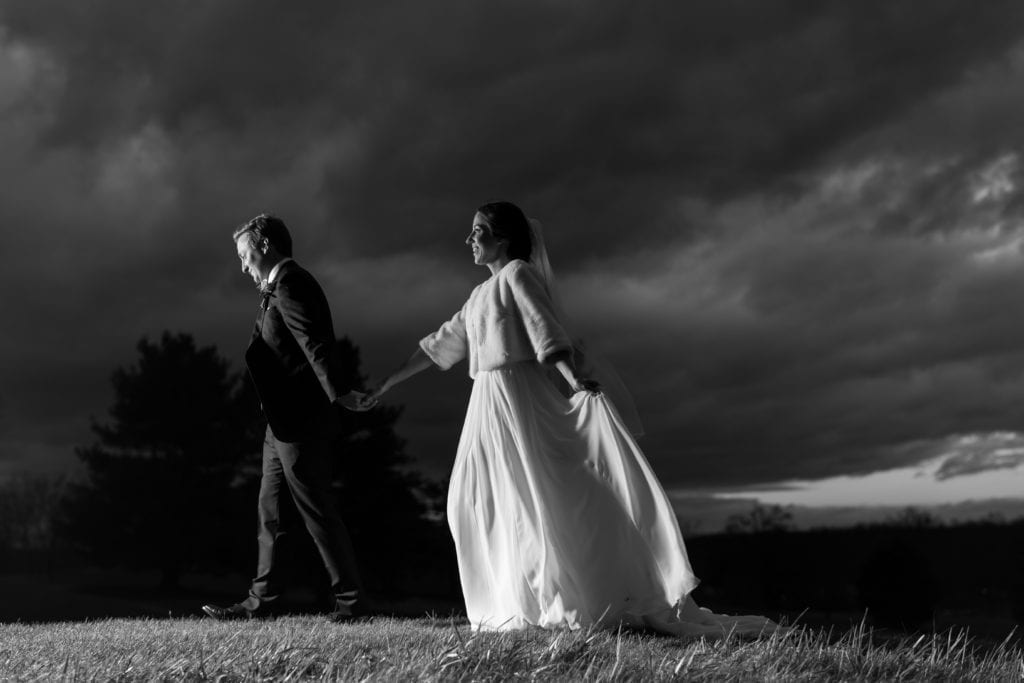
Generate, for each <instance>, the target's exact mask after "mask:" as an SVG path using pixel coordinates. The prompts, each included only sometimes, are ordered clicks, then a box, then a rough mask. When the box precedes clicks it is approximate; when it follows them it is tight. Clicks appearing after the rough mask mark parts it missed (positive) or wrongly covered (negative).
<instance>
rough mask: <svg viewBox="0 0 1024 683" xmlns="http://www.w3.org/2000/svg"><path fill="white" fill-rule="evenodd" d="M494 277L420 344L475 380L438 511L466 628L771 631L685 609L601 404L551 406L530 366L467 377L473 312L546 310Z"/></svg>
mask: <svg viewBox="0 0 1024 683" xmlns="http://www.w3.org/2000/svg"><path fill="white" fill-rule="evenodd" d="M521 267H529V266H525V265H524V266H521ZM508 271H509V268H508V267H506V268H505V269H503V270H502V271H501V272H500V273H498V274H497V275H494V276H492V277H491V278H490V279H489V280H488V281H487V282H484V283H483V284H481V285H480V286H478V287H477V289H476V290H474V292H473V294H472V295H471V297H470V299H469V301H467V303H466V306H465V307H463V309H462V311H460V313H459V314H458V315H457V316H456V318H454V319H453V321H452V322H451V323H446V324H445V326H443V327H442V328H441V330H439V331H438V332H437V333H435V334H434V335H432V336H431V337H428V338H426V339H425V340H424V341H423V342H421V347H422V348H424V350H425V351H427V353H428V355H430V356H431V358H433V359H435V361H436V362H439V364H440V365H441V366H442V367H450V365H451V364H452V362H453V360H458V359H459V358H460V357H465V355H468V356H470V358H471V368H472V369H474V370H475V381H474V384H473V391H472V395H471V397H470V400H469V407H468V410H467V413H466V421H465V425H464V426H463V430H462V436H461V439H460V442H459V447H458V453H457V455H456V458H455V464H454V467H453V471H452V475H451V482H450V486H449V490H448V508H447V512H448V521H449V524H450V526H451V531H452V535H453V537H454V540H455V547H456V551H457V554H458V564H459V574H460V578H461V582H462V590H463V595H464V597H465V602H466V611H467V614H468V616H469V619H470V621H471V623H472V624H473V625H474V627H477V628H480V629H485V630H506V629H520V628H524V627H527V626H530V625H534V626H541V627H569V628H580V627H585V626H589V625H596V626H606V627H608V626H610V627H614V626H617V625H620V624H622V625H630V626H646V627H651V628H654V629H657V630H659V631H663V632H667V633H672V634H677V635H694V636H723V635H726V634H728V633H730V632H738V633H744V634H757V633H761V632H765V631H768V630H772V629H774V628H775V625H774V624H773V623H772V622H771V621H769V620H767V619H765V618H763V617H757V616H751V617H730V616H725V615H716V614H713V613H711V612H709V611H707V610H704V609H701V608H699V607H697V605H696V604H695V603H694V602H693V601H692V600H691V599H689V598H688V594H689V593H690V591H692V590H693V589H694V588H695V587H696V585H697V583H698V579H697V578H696V576H694V573H693V571H692V569H691V567H690V563H689V560H688V559H687V555H686V547H685V545H684V543H683V538H682V535H681V533H680V531H679V525H678V522H677V520H676V516H675V513H674V512H673V510H672V506H671V504H670V503H669V500H668V497H667V496H666V495H665V492H664V490H663V489H662V487H661V485H660V484H659V482H658V480H657V478H656V477H655V475H654V472H653V471H652V470H651V467H650V465H649V464H648V463H647V459H646V458H645V457H644V455H643V453H642V452H641V450H640V448H639V447H638V446H637V443H636V441H635V440H634V438H633V436H632V435H631V434H630V433H629V431H628V430H627V428H626V426H625V425H624V424H623V422H622V420H621V418H620V416H619V414H618V412H617V411H616V409H615V407H614V406H613V405H612V403H611V402H610V401H609V400H608V398H607V397H606V396H604V395H596V396H595V395H591V394H588V393H586V392H581V393H577V394H575V395H574V396H572V397H571V398H565V397H564V396H563V395H562V394H561V393H560V392H559V390H558V389H557V387H556V386H555V384H554V382H553V380H552V378H551V376H550V375H549V374H548V372H549V371H548V370H547V369H546V368H545V366H543V365H541V364H540V363H539V362H538V361H537V360H518V361H514V362H510V363H508V364H506V365H503V366H501V367H497V368H495V369H489V370H482V369H479V367H476V362H475V361H473V360H472V359H473V358H474V352H476V353H477V357H480V356H482V355H486V354H485V352H484V351H483V350H481V349H474V344H481V343H484V341H483V339H482V338H486V334H485V333H483V330H485V329H487V327H488V325H489V324H491V322H492V321H493V319H494V318H495V315H494V314H493V312H491V311H489V310H488V303H487V302H489V301H496V300H504V301H506V303H507V304H509V305H510V306H520V305H525V306H526V307H527V308H530V309H531V310H532V311H534V312H535V311H536V310H546V311H551V310H553V309H551V308H550V307H549V306H545V305H542V306H540V307H539V308H538V307H536V306H533V305H532V304H533V303H536V302H529V303H527V302H523V301H521V298H522V296H523V294H522V291H519V292H518V293H517V297H519V298H518V299H516V297H509V296H501V295H500V293H499V292H498V290H497V289H496V288H501V287H502V286H506V285H507V283H505V282H504V281H503V280H504V279H505V278H506V277H507V272H508ZM534 295H536V291H534V294H532V295H531V296H534ZM540 296H543V294H541V295H540ZM542 303H543V302H542ZM498 318H500V319H503V320H505V322H504V323H503V324H506V325H507V324H523V323H522V321H521V320H518V319H516V316H515V315H509V314H507V313H505V314H501V315H499V316H498ZM511 320H515V321H516V322H514V323H510V322H509V321H511ZM548 322H551V321H548ZM492 355H493V354H492ZM506 355H507V354H506Z"/></svg>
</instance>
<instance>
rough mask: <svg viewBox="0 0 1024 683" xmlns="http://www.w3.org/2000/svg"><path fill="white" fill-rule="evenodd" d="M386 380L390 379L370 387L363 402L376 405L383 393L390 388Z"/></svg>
mask: <svg viewBox="0 0 1024 683" xmlns="http://www.w3.org/2000/svg"><path fill="white" fill-rule="evenodd" d="M388 379H390V378H386V379H382V380H380V381H378V382H376V383H374V384H372V385H370V390H369V391H368V392H366V398H365V400H367V401H372V402H373V403H374V404H376V403H377V401H379V400H380V397H381V396H382V395H383V394H384V392H385V391H387V390H388V389H390V388H391V384H390V383H389V382H388Z"/></svg>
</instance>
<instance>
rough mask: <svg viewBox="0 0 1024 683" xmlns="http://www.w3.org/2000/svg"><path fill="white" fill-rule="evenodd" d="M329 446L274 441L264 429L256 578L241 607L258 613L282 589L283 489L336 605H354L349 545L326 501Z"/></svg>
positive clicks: (356, 582)
mask: <svg viewBox="0 0 1024 683" xmlns="http://www.w3.org/2000/svg"><path fill="white" fill-rule="evenodd" d="M329 456H330V448H329V444H328V442H327V441H326V440H325V439H323V438H316V437H313V438H310V439H309V440H308V441H302V442H295V443H292V442H284V441H280V440H278V439H277V438H276V437H275V436H274V433H273V432H272V431H271V429H270V427H269V426H268V427H267V434H266V439H265V441H264V443H263V477H262V479H261V481H260V497H259V534H258V537H257V538H258V543H259V556H258V560H257V564H256V577H255V578H254V579H253V581H252V586H251V587H250V589H249V597H248V599H247V600H246V601H245V602H244V603H243V604H244V605H245V606H246V607H247V608H249V609H257V608H258V607H259V605H260V604H261V603H264V602H270V601H272V600H274V599H276V598H277V597H278V596H279V595H280V594H281V592H282V591H283V589H284V585H283V582H282V580H281V577H282V571H281V559H282V553H281V543H280V541H281V537H282V535H283V534H284V529H283V528H282V525H281V505H280V503H281V496H282V495H285V491H284V489H287V492H288V493H290V494H291V496H292V499H293V500H294V501H295V507H296V508H297V509H298V512H299V515H300V516H301V517H302V521H303V522H304V523H305V526H306V530H307V531H309V534H310V535H311V536H312V537H313V542H314V543H315V544H316V548H317V550H318V551H319V552H320V557H321V558H322V559H323V563H324V567H325V568H326V569H327V575H328V577H329V578H330V581H331V591H332V593H333V594H334V598H335V601H336V603H339V604H344V605H351V604H353V603H355V602H356V600H357V599H358V596H359V590H360V588H361V581H360V578H359V570H358V568H357V567H356V563H355V556H354V554H353V552H352V541H351V540H350V538H349V534H348V530H347V529H346V528H345V524H344V523H343V522H342V521H341V516H340V515H339V514H338V511H337V509H336V508H335V506H334V504H333V502H332V501H331V489H330V481H331V463H330V458H329Z"/></svg>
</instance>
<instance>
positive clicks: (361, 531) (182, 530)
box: [0, 332, 455, 593]
mask: <svg viewBox="0 0 1024 683" xmlns="http://www.w3.org/2000/svg"><path fill="white" fill-rule="evenodd" d="M338 345H339V349H338V353H337V358H338V359H339V363H340V365H341V366H342V367H341V368H340V369H341V372H343V373H344V375H345V379H346V380H348V381H349V382H350V384H351V386H354V387H357V388H359V387H362V386H363V383H364V381H365V377H363V376H362V374H361V373H360V358H359V350H358V348H357V347H356V346H355V345H354V344H353V343H352V342H351V341H350V340H349V339H347V338H342V339H340V340H339V341H338ZM136 350H137V352H138V355H137V357H136V359H135V361H134V362H133V363H131V364H129V365H127V366H124V367H119V368H117V369H116V370H115V371H114V372H113V375H112V377H111V381H112V384H113V388H114V399H113V403H112V405H111V406H110V407H109V410H108V414H107V416H106V418H105V419H102V420H96V419H94V420H93V422H92V425H91V431H92V433H93V436H94V440H93V442H92V443H90V444H87V445H83V446H81V447H79V448H78V449H76V455H77V457H78V459H79V460H80V461H81V463H82V464H83V465H84V468H83V469H84V476H82V477H79V478H75V479H73V480H68V479H65V478H46V477H39V476H36V477H30V476H22V477H18V478H15V479H12V480H10V481H8V482H7V484H6V485H5V486H4V487H2V488H4V489H5V490H6V493H7V495H4V496H2V498H0V500H2V502H0V557H2V554H3V553H6V554H7V555H8V556H10V555H11V554H12V553H17V552H19V551H21V552H25V551H36V552H39V551H42V550H44V549H45V548H47V547H49V546H51V545H52V544H54V543H57V544H60V545H61V546H62V547H63V548H65V549H69V550H71V551H72V552H73V553H74V556H76V557H79V558H81V559H82V560H84V561H86V562H88V563H89V564H92V565H96V566H100V567H124V568H128V569H131V570H137V571H150V572H152V571H155V572H157V574H158V576H159V583H160V586H161V587H162V588H164V589H170V590H173V589H175V588H178V587H180V585H181V582H182V579H183V577H185V576H186V575H188V574H190V573H203V574H217V573H224V572H239V573H243V574H244V573H248V572H251V571H252V568H253V563H254V562H255V556H256V541H255V539H256V498H257V492H258V489H259V479H260V472H261V462H262V456H261V453H262V444H263V436H264V426H265V422H264V420H263V418H262V415H261V411H260V408H259V401H258V398H257V397H256V394H255V391H254V389H253V387H252V384H251V382H249V381H248V378H247V377H246V376H245V373H244V372H239V371H235V370H233V369H232V367H231V364H230V363H229V362H228V361H227V360H226V359H225V358H223V357H222V356H221V355H220V353H219V352H218V351H217V349H216V348H215V347H214V346H205V347H200V346H197V344H196V343H195V340H194V339H193V337H192V336H191V335H189V334H186V333H171V332H165V333H163V335H162V336H161V337H160V338H159V339H158V340H155V341H151V340H150V339H148V338H145V337H144V338H142V339H141V340H140V341H139V342H138V344H137V345H136ZM400 415H401V409H400V408H397V407H391V406H383V407H379V408H377V409H375V410H372V411H368V412H365V413H349V412H346V414H345V415H343V416H342V418H341V419H342V425H341V429H340V430H339V434H338V436H337V437H336V438H335V439H334V441H333V443H332V449H333V450H334V452H335V457H334V472H333V476H332V481H331V487H332V489H333V491H334V494H335V503H336V504H337V506H338V507H339V509H340V511H341V513H342V516H343V518H344V520H345V522H346V525H348V527H349V530H350V533H351V535H352V539H353V544H354V545H355V547H356V552H357V557H358V559H359V561H360V563H361V564H362V565H363V566H362V569H363V574H364V576H365V577H367V582H368V583H369V584H370V586H369V587H370V588H371V589H374V590H377V591H381V592H386V593H403V592H420V593H422V592H428V593H429V592H437V591H441V592H451V589H452V587H453V586H452V581H453V578H452V577H453V572H454V571H455V570H454V549H453V548H452V545H451V542H450V540H449V538H448V534H447V529H446V528H445V527H444V524H443V520H442V519H440V516H441V515H440V513H439V511H440V510H441V509H442V506H441V504H440V501H441V497H442V495H443V491H442V488H441V486H440V485H439V484H438V483H437V482H432V481H430V480H428V479H426V478H425V477H423V476H422V475H420V474H418V473H417V472H416V471H415V470H413V469H412V468H411V467H410V459H409V458H408V456H407V455H406V454H405V450H404V449H405V443H404V441H403V440H402V439H401V438H400V437H399V436H398V435H397V434H396V432H395V423H396V421H397V420H398V418H399V416H400ZM289 512H291V513H292V514H291V515H290V521H291V522H292V523H294V524H301V521H300V520H299V518H298V515H297V514H296V513H295V511H294V510H293V509H292V510H287V509H286V510H285V511H284V512H283V515H284V516H285V519H286V520H288V519H289ZM289 536H290V541H291V542H293V543H294V546H292V547H291V548H290V549H289V554H290V555H291V556H293V557H294V558H295V560H294V561H293V562H292V565H294V569H293V572H294V573H295V574H297V575H298V577H297V578H299V579H305V580H307V581H309V582H312V583H314V584H316V583H317V582H318V581H319V580H320V579H321V578H322V577H320V576H319V574H320V573H322V569H321V568H320V563H319V561H318V559H317V557H316V555H315V549H314V548H313V547H312V544H311V543H310V542H309V541H308V540H307V539H306V538H305V534H302V533H296V534H289Z"/></svg>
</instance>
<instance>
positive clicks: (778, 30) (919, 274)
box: [0, 0, 1024, 487]
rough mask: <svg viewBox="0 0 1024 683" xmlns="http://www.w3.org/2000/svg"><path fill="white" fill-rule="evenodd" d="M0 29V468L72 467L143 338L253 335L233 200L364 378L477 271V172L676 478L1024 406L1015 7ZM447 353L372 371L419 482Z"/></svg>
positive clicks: (580, 9) (463, 10) (557, 7)
mask: <svg viewBox="0 0 1024 683" xmlns="http://www.w3.org/2000/svg"><path fill="white" fill-rule="evenodd" d="M0 26H2V30H0V144H2V146H3V149H4V155H3V156H2V158H0V181H2V182H0V188H2V189H0V193H2V194H0V197H2V201H0V222H2V224H3V225H4V229H3V235H4V242H5V246H6V249H5V251H4V254H5V257H6V258H5V264H4V267H3V269H2V271H0V273H2V274H0V285H2V288H3V290H4V291H6V292H8V293H9V296H8V298H7V302H6V303H7V306H6V309H7V310H8V315H9V316H11V318H10V319H11V320H12V321H16V322H14V323H13V324H10V325H8V326H7V329H6V330H5V333H4V334H3V335H2V337H0V372H2V378H3V381H2V384H3V386H2V388H0V401H2V402H0V459H2V461H0V462H3V463H4V465H3V466H4V467H5V469H6V470H8V471H10V470H14V469H18V468H23V467H32V466H41V465H42V464H46V465H47V466H52V467H58V466H64V465H67V464H69V463H70V462H72V461H73V457H72V456H71V449H72V447H73V446H74V445H75V444H81V443H84V442H86V441H87V440H88V438H89V435H88V418H89V416H90V415H96V416H102V413H103V411H104V410H105V406H106V405H107V404H108V403H109V399H110V395H109V387H108V384H109V383H108V379H107V378H108V377H109V374H110V372H111V371H112V370H113V368H114V367H116V366H117V365H123V364H127V363H129V362H131V360H132V354H133V349H134V344H135V342H136V341H137V339H138V338H139V337H140V336H142V335H150V336H156V335H158V334H159V333H160V331H161V330H163V329H171V330H176V331H178V330H180V331H188V332H191V333H193V334H194V335H195V336H196V338H197V341H198V342H200V343H202V344H207V343H216V344H217V345H218V348H219V349H220V350H221V351H222V353H224V354H226V355H228V356H229V357H232V358H240V356H241V351H242V348H243V346H244V344H245V342H246V339H247V336H248V331H249V326H250V325H251V318H252V315H253V308H254V306H255V298H254V294H253V293H252V291H251V290H250V289H249V287H250V286H251V285H249V284H247V281H246V279H245V278H243V277H241V276H240V275H239V274H238V273H237V271H236V268H237V264H236V262H235V257H234V253H233V251H232V246H231V243H230V241H229V240H228V236H229V235H230V231H231V229H232V227H233V226H234V225H236V224H238V223H240V222H242V221H243V220H245V219H247V218H248V217H250V216H251V215H253V214H255V213H257V212H259V211H263V210H272V211H275V212H277V213H279V214H280V215H282V216H283V217H284V218H285V220H286V221H287V222H288V223H289V225H291V226H292V229H293V232H294V233H295V242H296V248H297V257H298V258H299V260H300V261H302V262H304V263H305V264H306V265H307V266H308V267H310V269H311V270H313V271H314V273H316V274H317V275H318V276H319V277H320V279H321V281H322V282H323V284H324V286H325V289H326V290H327V292H328V296H329V297H330V299H331V301H332V304H333V307H334V310H335V320H336V325H337V327H338V331H339V332H341V333H345V334H348V335H349V336H350V337H351V338H352V339H353V340H354V341H355V342H356V343H357V344H358V345H359V346H360V347H361V349H362V353H363V358H364V361H365V367H366V370H367V371H368V372H369V373H370V374H373V375H379V374H382V373H384V372H386V371H388V370H390V369H391V368H392V366H394V365H396V364H397V363H399V362H400V361H401V360H402V359H404V357H405V356H406V355H407V354H408V353H409V352H410V351H411V350H412V349H413V348H414V345H415V343H416V340H417V339H418V338H419V337H421V336H422V335H424V334H426V333H428V332H430V331H431V330H432V329H433V328H434V327H435V326H436V325H437V324H439V323H440V322H441V321H443V320H445V319H447V318H448V317H449V316H450V315H451V313H452V312H454V311H455V310H456V309H457V308H458V307H459V306H460V305H461V303H462V301H463V300H464V299H465V297H466V296H467V295H468V292H469V290H470V289H471V288H472V287H473V285H474V284H475V283H476V282H479V281H480V280H481V279H482V278H483V273H482V272H478V271H477V270H474V268H473V267H472V265H471V263H470V261H469V259H468V258H467V253H466V249H465V247H464V245H462V240H463V239H464V237H465V234H466V232H467V231H468V224H469V221H470V219H471V217H472V214H473V211H474V208H475V207H476V206H477V205H479V204H481V203H482V202H484V201H487V200H490V199H494V198H508V199H512V200H514V201H517V202H518V203H520V204H521V205H522V206H523V207H524V208H525V209H526V210H527V212H528V213H529V214H530V215H533V216H536V217H537V218H539V219H541V220H542V221H543V223H544V225H545V228H546V234H547V237H548V241H549V249H550V251H551V254H552V258H553V260H554V265H555V269H556V272H557V274H558V276H559V281H560V286H561V287H562V289H563V291H564V295H565V299H566V301H567V303H568V304H569V308H570V310H571V311H572V315H573V319H574V322H575V324H577V325H578V326H579V329H580V331H583V332H585V333H586V334H587V336H588V338H590V339H592V340H593V341H594V343H596V344H597V345H598V346H599V347H601V348H603V350H604V351H605V353H606V354H607V355H608V357H609V358H610V359H611V360H612V361H613V362H614V363H615V365H616V366H617V368H618V369H619V371H620V374H621V375H622V376H623V378H624V380H625V381H626V382H627V384H629V386H630V387H631V388H632V391H633V394H634V396H635V399H636V402H637V405H638V408H639V409H640V411H641V414H642V415H643V418H644V421H645V423H646V425H647V432H648V434H647V436H646V437H645V438H644V441H643V444H642V445H643V446H644V448H645V450H646V452H647V454H648V456H649V457H650V459H651V461H652V463H653V464H654V466H655V468H656V470H657V471H658V473H659V475H660V476H661V477H662V478H663V479H664V481H665V483H666V485H667V486H669V487H675V486H688V487H699V486H716V485H735V484H753V483H758V482H772V481H778V480H782V479H788V478H794V477H796V478H803V479H812V478H815V477H827V476H833V475H837V474H856V473H866V472H871V471H876V470H881V469H886V468H894V467H900V466H903V465H906V464H908V463H912V462H915V461H916V460H919V459H921V458H922V457H923V456H922V453H921V451H920V450H919V449H915V448H910V447H908V446H907V444H912V443H918V444H919V443H922V442H934V443H945V441H944V440H948V439H950V438H959V437H960V436H962V435H970V434H973V433H978V432H984V433H990V432H1006V433H1016V432H1024V424H1022V418H1021V416H1020V411H1019V409H1018V408H1017V406H1020V405H1021V402H1022V400H1024V325H1021V324H1020V323H1019V320H1020V319H1021V310H1020V305H1019V304H1018V303H1017V302H1018V299H1019V296H1018V292H1020V291H1021V287H1022V285H1024V268H1022V265H1024V263H1022V261H1024V256H1022V254H1021V249H1020V245H1021V244H1022V242H1024V222H1022V206H1024V195H1022V192H1021V182H1022V172H1024V171H1022V166H1021V164H1022V163H1024V162H1022V159H1021V154H1024V126H1022V125H1021V123H1020V117H1019V112H1020V111H1021V105H1022V104H1024V86H1021V85H1020V84H1021V83H1024V79H1022V75H1024V40H1022V39H1024V7H1022V6H1020V4H1019V3H1012V2H987V3H982V4H977V3H968V2H964V1H952V0H950V1H942V2H930V3H920V2H881V1H877V2H865V3H857V4H850V3H844V2H839V1H834V2H781V1H779V2H769V3H756V4H755V3H745V2H738V1H737V2H710V1H707V2H687V3H669V2H661V3H654V4H645V5H643V6H635V5H629V4H627V3H609V4H604V5H602V6H600V7H598V6H592V5H590V4H585V3H577V2H569V1H552V2H526V3H523V2H515V3H513V2H497V3H440V4H438V3H412V2H381V3H374V4H372V5H369V6H361V5H357V4H347V3H335V2H309V3H303V4H302V5H301V7H300V6H296V7H288V8H284V7H283V6H281V5H280V4H279V3H271V2H240V1H238V0H218V1H217V2H207V3H198V4H197V3H183V2H155V3H145V4H140V3H131V2H126V1H124V0H118V1H113V0H101V1H98V2H93V3H88V4H87V5H84V4H80V3H79V4H75V3H68V2H45V1H43V2H40V1H38V0H36V1H33V2H28V1H24V2H17V1H11V0H3V1H2V2H0ZM468 383H469V380H468V378H466V377H465V376H464V369H462V368H457V369H455V370H453V371H451V372H449V373H447V374H441V373H430V375H429V376H424V377H419V378H417V379H416V380H413V382H412V383H410V384H408V385H405V386H403V387H401V388H399V389H397V390H396V391H395V392H394V394H393V395H392V400H394V401H397V402H401V403H403V404H405V405H406V412H405V415H404V417H403V419H402V422H401V423H400V429H401V430H402V433H403V435H404V436H405V437H407V439H408V441H409V450H410V452H411V453H412V454H413V455H415V456H416V458H417V459H418V461H419V462H420V463H421V464H422V466H423V467H424V468H425V469H427V470H428V471H429V472H431V473H432V474H435V475H437V476H444V474H445V472H446V470H447V468H448V466H449V465H450V461H451V458H452V455H453V453H454V448H455V444H456V442H457V438H458V432H459V427H460V424H461V417H462V411H463V410H464V406H465V401H466V396H467V395H468ZM965 462H966V461H965ZM986 464H989V465H991V466H993V467H1000V466H1005V461H1003V460H999V459H998V458H995V457H989V456H986V455H977V456H972V457H971V458H970V462H969V463H967V464H966V465H965V466H967V465H969V466H971V467H985V466H986Z"/></svg>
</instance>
